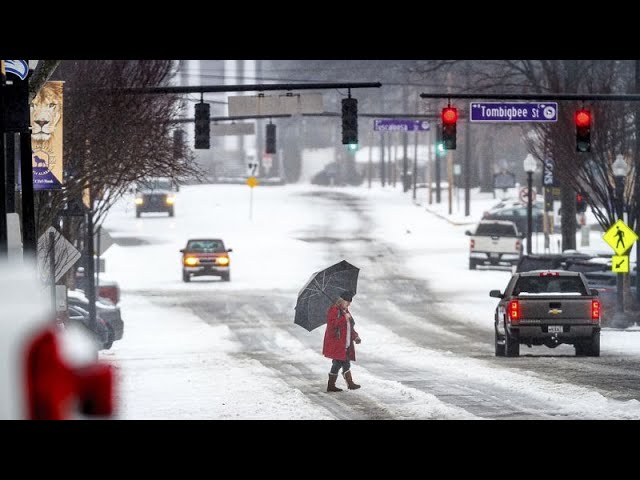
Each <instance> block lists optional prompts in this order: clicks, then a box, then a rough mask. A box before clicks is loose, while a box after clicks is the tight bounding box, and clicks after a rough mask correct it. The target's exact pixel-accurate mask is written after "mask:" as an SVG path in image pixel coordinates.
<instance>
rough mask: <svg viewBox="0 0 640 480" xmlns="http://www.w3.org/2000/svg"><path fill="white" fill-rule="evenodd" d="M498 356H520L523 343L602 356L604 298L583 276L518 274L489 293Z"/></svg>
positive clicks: (560, 272)
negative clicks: (495, 301) (494, 304)
mask: <svg viewBox="0 0 640 480" xmlns="http://www.w3.org/2000/svg"><path fill="white" fill-rule="evenodd" d="M489 295H490V296H491V297H495V298H499V299H500V302H499V303H498V306H497V307H496V311H495V352H496V356H498V357H503V356H507V357H517V356H518V355H520V345H521V344H523V345H527V346H529V347H531V346H532V345H546V346H547V347H551V348H555V347H557V346H558V345H560V344H562V343H567V344H571V345H573V346H574V347H575V349H576V356H585V355H586V356H591V357H599V356H600V300H599V299H598V291H597V290H595V289H591V288H589V286H588V284H587V281H586V279H585V277H584V275H583V274H582V273H581V272H569V271H565V270H534V271H531V272H522V273H515V274H513V276H512V277H511V280H509V283H508V284H507V288H506V290H505V291H504V293H502V292H501V291H500V290H491V291H490V292H489Z"/></svg>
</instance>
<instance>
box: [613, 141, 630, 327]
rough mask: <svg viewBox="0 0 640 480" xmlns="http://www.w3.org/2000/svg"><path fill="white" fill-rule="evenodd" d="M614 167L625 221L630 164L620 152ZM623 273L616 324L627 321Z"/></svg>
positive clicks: (619, 217)
mask: <svg viewBox="0 0 640 480" xmlns="http://www.w3.org/2000/svg"><path fill="white" fill-rule="evenodd" d="M611 168H612V169H613V176H614V178H615V179H616V200H617V202H616V203H617V206H618V208H617V210H618V212H617V215H618V219H619V220H622V221H624V179H625V177H626V176H627V173H629V165H627V162H625V160H624V157H623V156H622V155H620V154H618V155H616V161H615V162H613V165H611ZM623 275H624V274H623V273H618V279H617V285H616V286H617V292H616V293H617V305H616V306H617V312H616V314H617V315H616V317H617V318H616V322H615V323H616V324H620V325H621V324H622V323H623V322H625V320H624V318H623V314H624V284H623V281H624V277H623Z"/></svg>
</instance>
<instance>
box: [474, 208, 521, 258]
mask: <svg viewBox="0 0 640 480" xmlns="http://www.w3.org/2000/svg"><path fill="white" fill-rule="evenodd" d="M465 235H469V236H470V237H471V239H470V240H469V269H470V270H475V269H476V266H477V265H492V266H513V265H517V264H518V261H519V260H520V257H522V234H521V233H520V232H519V231H518V227H516V224H515V223H513V222H509V221H506V220H482V221H480V222H479V223H478V226H477V227H476V231H475V233H471V231H469V230H467V231H466V232H465Z"/></svg>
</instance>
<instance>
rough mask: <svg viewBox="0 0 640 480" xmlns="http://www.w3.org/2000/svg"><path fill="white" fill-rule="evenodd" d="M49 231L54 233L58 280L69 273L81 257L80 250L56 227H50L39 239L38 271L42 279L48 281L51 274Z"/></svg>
mask: <svg viewBox="0 0 640 480" xmlns="http://www.w3.org/2000/svg"><path fill="white" fill-rule="evenodd" d="M49 232H53V233H54V240H53V245H54V254H55V273H56V282H57V281H58V280H60V278H61V277H62V276H63V275H64V274H65V273H67V270H69V269H70V268H71V267H72V266H73V264H74V263H76V262H77V261H78V259H79V258H80V257H81V254H80V252H79V251H78V250H77V249H76V247H74V246H73V245H72V244H71V243H70V242H69V241H68V240H67V239H66V238H64V237H63V236H62V234H61V233H60V232H59V231H58V230H56V229H55V228H54V227H49V228H48V229H47V231H46V232H44V233H43V234H42V235H41V236H40V238H39V239H38V271H39V272H40V278H41V279H42V281H47V279H48V278H49V275H50V267H49V252H50V245H49Z"/></svg>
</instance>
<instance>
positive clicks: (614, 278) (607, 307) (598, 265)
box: [567, 258, 640, 326]
mask: <svg viewBox="0 0 640 480" xmlns="http://www.w3.org/2000/svg"><path fill="white" fill-rule="evenodd" d="M567 270H570V271H574V272H582V274H583V275H584V276H585V278H586V279H587V283H588V284H589V287H591V288H595V289H596V290H598V292H599V297H600V301H601V303H602V324H603V325H605V326H608V325H610V324H611V322H612V318H613V314H614V313H615V312H616V309H617V305H618V286H617V285H618V284H617V282H618V274H617V273H615V272H613V271H612V270H611V262H610V260H609V261H607V260H606V259H602V258H594V259H590V260H583V261H572V262H570V263H569V264H568V265H567ZM636 275H637V270H636V269H634V268H632V271H631V273H630V289H629V292H630V295H629V297H630V298H629V297H627V299H626V302H625V303H626V304H630V307H631V309H632V310H635V311H637V310H638V309H640V305H639V304H638V301H637V300H636V292H637V288H636Z"/></svg>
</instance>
